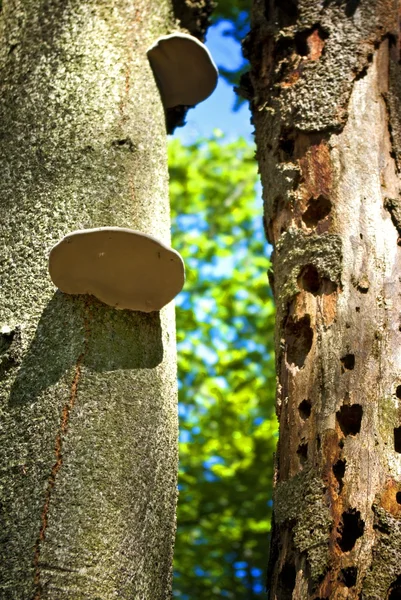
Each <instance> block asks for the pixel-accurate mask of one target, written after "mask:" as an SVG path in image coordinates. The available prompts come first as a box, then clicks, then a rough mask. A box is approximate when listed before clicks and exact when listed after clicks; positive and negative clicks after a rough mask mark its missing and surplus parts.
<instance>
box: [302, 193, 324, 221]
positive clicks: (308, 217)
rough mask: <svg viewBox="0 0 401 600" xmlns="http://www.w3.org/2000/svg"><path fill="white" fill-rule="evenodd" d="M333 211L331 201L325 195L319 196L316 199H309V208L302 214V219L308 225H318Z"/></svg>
mask: <svg viewBox="0 0 401 600" xmlns="http://www.w3.org/2000/svg"><path fill="white" fill-rule="evenodd" d="M330 211H331V202H330V200H329V199H328V198H325V197H324V196H319V197H318V198H317V199H316V200H313V199H311V200H310V201H309V205H308V208H307V209H306V211H305V212H304V214H303V215H302V219H303V221H304V223H305V225H306V226H307V227H316V225H317V224H318V223H319V221H321V220H322V219H324V218H325V217H327V215H328V214H329V213H330Z"/></svg>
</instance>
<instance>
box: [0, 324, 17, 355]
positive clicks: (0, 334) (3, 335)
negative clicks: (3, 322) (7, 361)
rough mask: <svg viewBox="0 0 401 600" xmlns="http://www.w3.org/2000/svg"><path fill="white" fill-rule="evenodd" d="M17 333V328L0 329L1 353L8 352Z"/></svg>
mask: <svg viewBox="0 0 401 600" xmlns="http://www.w3.org/2000/svg"><path fill="white" fill-rule="evenodd" d="M15 333H16V332H15V330H13V329H6V328H4V330H3V331H0V354H3V353H5V352H7V350H8V349H9V348H10V346H11V344H12V343H13V341H14V337H15Z"/></svg>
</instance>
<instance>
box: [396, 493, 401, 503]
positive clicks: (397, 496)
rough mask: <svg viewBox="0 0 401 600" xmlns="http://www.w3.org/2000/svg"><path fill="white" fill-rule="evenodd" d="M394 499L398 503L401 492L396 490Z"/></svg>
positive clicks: (400, 501)
mask: <svg viewBox="0 0 401 600" xmlns="http://www.w3.org/2000/svg"><path fill="white" fill-rule="evenodd" d="M395 499H396V501H397V502H398V504H401V492H397V493H396V495H395Z"/></svg>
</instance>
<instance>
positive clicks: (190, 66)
mask: <svg viewBox="0 0 401 600" xmlns="http://www.w3.org/2000/svg"><path fill="white" fill-rule="evenodd" d="M147 55H148V59H149V62H150V65H151V67H152V69H153V73H154V74H155V78H156V81H157V83H158V85H159V89H160V94H161V97H162V100H163V104H164V107H165V108H173V107H174V106H195V104H198V103H199V102H202V100H205V99H206V98H207V97H208V96H210V94H211V93H212V92H213V90H214V89H215V87H216V85H217V77H218V70H217V67H216V65H215V64H214V61H213V59H212V57H211V54H210V52H209V50H208V49H207V48H206V46H205V45H204V44H202V42H200V41H199V40H197V39H196V38H195V37H193V36H192V35H188V34H187V33H172V34H171V35H166V36H164V37H161V38H159V39H158V40H157V42H156V43H155V44H154V45H153V46H151V47H150V48H149V50H148V51H147Z"/></svg>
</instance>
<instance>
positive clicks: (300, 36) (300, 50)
mask: <svg viewBox="0 0 401 600" xmlns="http://www.w3.org/2000/svg"><path fill="white" fill-rule="evenodd" d="M313 34H315V36H318V38H320V40H321V41H324V40H327V38H328V37H329V35H328V33H327V31H325V30H324V29H322V27H320V25H314V26H313V27H311V28H310V29H304V30H303V31H298V32H297V33H296V34H295V38H294V41H295V49H296V51H297V54H299V55H300V56H309V55H310V54H311V50H312V48H311V47H310V46H309V44H308V40H309V39H310V37H311V36H312V35H313ZM313 37H314V36H313ZM323 45H324V44H323ZM320 53H321V52H320Z"/></svg>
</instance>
